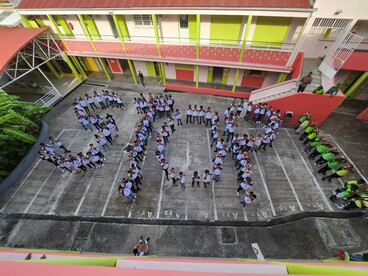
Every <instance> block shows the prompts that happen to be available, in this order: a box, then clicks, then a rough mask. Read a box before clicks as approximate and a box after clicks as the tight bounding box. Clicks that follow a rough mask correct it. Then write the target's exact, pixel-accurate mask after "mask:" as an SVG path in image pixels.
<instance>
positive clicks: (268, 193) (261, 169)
mask: <svg viewBox="0 0 368 276" xmlns="http://www.w3.org/2000/svg"><path fill="white" fill-rule="evenodd" d="M254 159H256V163H257V166H258V168H259V172H260V173H261V179H262V183H263V186H264V190H265V192H266V195H267V198H268V202H269V203H270V207H271V211H272V215H273V216H274V217H275V216H276V211H275V207H274V206H273V202H272V199H271V195H270V192H269V190H268V187H267V183H266V179H265V175H264V172H263V168H262V167H261V165H260V163H259V161H258V157H257V154H256V153H254Z"/></svg>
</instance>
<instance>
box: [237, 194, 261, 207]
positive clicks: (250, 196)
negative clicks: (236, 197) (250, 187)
mask: <svg viewBox="0 0 368 276" xmlns="http://www.w3.org/2000/svg"><path fill="white" fill-rule="evenodd" d="M256 198H257V196H256V195H255V194H254V193H253V192H252V191H251V192H249V193H248V192H246V195H245V196H244V198H243V200H242V201H241V202H240V203H241V204H242V205H243V207H245V206H247V205H248V204H250V203H251V202H252V201H253V200H255V199H256Z"/></svg>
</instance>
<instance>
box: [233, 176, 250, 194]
mask: <svg viewBox="0 0 368 276" xmlns="http://www.w3.org/2000/svg"><path fill="white" fill-rule="evenodd" d="M253 184H254V183H253V182H252V179H251V178H250V177H247V178H246V179H244V180H243V181H242V182H241V183H240V185H239V188H238V189H237V190H236V195H237V196H239V192H240V191H242V190H244V191H247V190H249V189H250V188H251V187H252V186H253Z"/></svg>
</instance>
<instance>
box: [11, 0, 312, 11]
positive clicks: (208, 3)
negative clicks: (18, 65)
mask: <svg viewBox="0 0 368 276" xmlns="http://www.w3.org/2000/svg"><path fill="white" fill-rule="evenodd" d="M167 7H169V8H174V7H188V8H196V7H219V8H240V7H242V8H246V7H253V8H299V9H302V8H312V5H311V4H310V1H309V0H77V1H70V0H22V1H21V3H20V4H19V5H18V6H17V8H18V9H78V8H79V9H80V8H83V9H86V8H87V9H95V8H96V9H97V8H106V9H108V8H167Z"/></svg>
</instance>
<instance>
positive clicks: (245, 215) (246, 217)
mask: <svg viewBox="0 0 368 276" xmlns="http://www.w3.org/2000/svg"><path fill="white" fill-rule="evenodd" d="M243 215H244V221H248V216H247V213H246V212H245V207H243Z"/></svg>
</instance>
